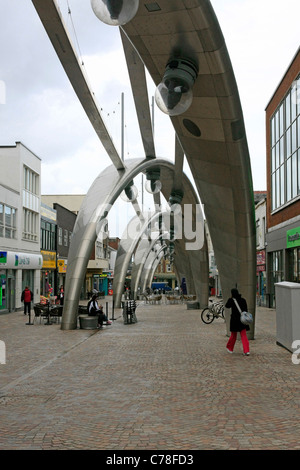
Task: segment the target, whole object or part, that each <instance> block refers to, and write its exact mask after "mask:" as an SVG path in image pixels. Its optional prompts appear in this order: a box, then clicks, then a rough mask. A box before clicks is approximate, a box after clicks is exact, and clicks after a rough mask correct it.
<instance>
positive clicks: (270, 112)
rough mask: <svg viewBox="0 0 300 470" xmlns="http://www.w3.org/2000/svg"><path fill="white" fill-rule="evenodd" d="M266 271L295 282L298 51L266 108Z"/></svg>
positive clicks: (299, 183)
mask: <svg viewBox="0 0 300 470" xmlns="http://www.w3.org/2000/svg"><path fill="white" fill-rule="evenodd" d="M266 149H267V191H268V197H267V236H266V243H267V250H266V251H267V269H268V284H267V290H268V295H269V306H270V307H275V284H276V282H280V281H291V282H300V48H299V49H298V51H297V53H296V54H295V56H294V58H293V60H292V62H291V64H290V65H289V67H288V69H287V71H286V73H285V74H284V76H283V78H282V80H281V81H280V83H279V85H278V87H277V88H276V90H275V92H274V94H273V96H272V98H271V100H270V101H269V103H268V105H267V107H266Z"/></svg>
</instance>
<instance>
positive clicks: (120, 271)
mask: <svg viewBox="0 0 300 470" xmlns="http://www.w3.org/2000/svg"><path fill="white" fill-rule="evenodd" d="M159 214H160V212H155V213H154V214H153V216H152V217H150V218H147V219H145V220H144V223H143V224H142V225H141V222H140V220H138V219H137V218H136V217H134V218H133V219H131V220H130V222H129V223H128V225H127V227H126V229H125V230H124V233H123V235H122V238H121V242H120V245H119V248H118V251H117V257H116V262H115V269H114V293H113V299H114V305H115V307H116V308H119V307H120V305H121V297H122V293H123V287H124V283H125V278H126V272H127V268H128V265H129V263H130V260H131V257H132V255H133V253H134V252H135V251H136V249H137V247H138V244H139V242H140V241H141V237H142V236H143V234H144V233H145V232H146V231H147V229H148V226H149V224H151V223H153V222H154V221H155V220H156V219H157V218H158V217H159ZM139 227H141V228H140V229H139ZM134 234H135V236H131V235H134Z"/></svg>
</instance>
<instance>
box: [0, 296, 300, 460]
mask: <svg viewBox="0 0 300 470" xmlns="http://www.w3.org/2000/svg"><path fill="white" fill-rule="evenodd" d="M105 301H106V302H108V307H109V310H108V311H109V317H111V316H112V312H111V299H110V298H108V297H107V298H106V299H105ZM200 312H201V310H188V309H187V306H186V305H185V304H177V305H170V304H166V303H162V304H160V305H150V304H146V303H144V302H140V303H139V305H138V308H137V311H136V314H137V318H138V322H137V323H135V324H131V325H125V324H124V323H123V318H122V311H121V309H117V310H115V311H114V321H113V324H112V326H107V327H104V328H103V329H102V330H81V329H79V328H78V329H77V330H72V331H63V330H61V329H60V325H59V324H52V325H45V324H44V321H42V323H41V324H40V320H39V319H38V320H37V321H36V322H35V324H34V325H26V322H28V317H26V316H25V315H24V314H23V312H14V313H10V314H6V315H4V314H3V315H0V340H2V341H4V342H5V346H6V363H5V364H0V415H1V426H0V449H1V450H71V449H72V450H116V451H117V450H119V451H121V450H182V451H183V450H192V449H193V450H288V449H289V450H296V449H297V450H298V449H299V448H300V443H299V432H300V420H299V405H300V393H299V392H300V380H299V378H300V364H299V365H297V364H293V362H292V360H291V359H292V354H291V352H289V351H287V350H286V349H284V348H282V347H280V346H278V345H277V344H276V312H275V310H273V309H266V308H262V307H258V308H257V314H256V332H255V339H254V340H252V341H250V351H251V354H250V356H249V357H245V356H244V355H243V354H242V345H241V341H240V340H238V341H237V343H236V346H235V351H234V353H233V354H228V352H227V351H226V342H227V339H228V338H227V335H226V328H225V324H224V321H223V320H222V319H217V320H215V321H214V322H213V323H212V324H210V325H205V324H204V323H203V322H202V321H201V318H200ZM299 339H300V338H299Z"/></svg>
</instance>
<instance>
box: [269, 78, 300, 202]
mask: <svg viewBox="0 0 300 470" xmlns="http://www.w3.org/2000/svg"><path fill="white" fill-rule="evenodd" d="M299 93H300V75H299V76H298V78H297V80H295V81H294V82H293V85H292V87H291V89H290V90H289V92H288V93H287V95H286V96H285V98H284V100H283V101H282V102H281V103H280V105H279V107H278V108H277V110H276V111H275V113H274V114H273V116H272V118H271V122H270V132H271V139H270V141H271V153H270V158H271V168H272V170H271V186H272V188H271V194H272V210H275V209H278V208H279V207H281V206H283V205H284V204H287V203H289V202H290V201H292V200H293V199H295V198H296V197H299V196H300V180H299V178H300V168H299V165H300V156H299V151H300V105H299V104H298V103H297V96H298V95H299Z"/></svg>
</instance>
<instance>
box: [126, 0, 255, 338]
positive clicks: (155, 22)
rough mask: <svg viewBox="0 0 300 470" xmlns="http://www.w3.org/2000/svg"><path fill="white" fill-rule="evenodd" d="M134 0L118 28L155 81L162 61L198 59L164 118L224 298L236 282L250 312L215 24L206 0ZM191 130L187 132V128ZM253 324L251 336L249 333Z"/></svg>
mask: <svg viewBox="0 0 300 470" xmlns="http://www.w3.org/2000/svg"><path fill="white" fill-rule="evenodd" d="M147 3H148V2H146V1H143V0H141V1H140V7H139V10H138V12H137V14H136V16H135V17H134V18H133V19H132V20H131V21H130V22H129V23H128V24H126V25H124V26H122V30H123V31H124V33H125V34H126V35H127V37H128V39H129V40H130V41H131V43H132V44H133V46H134V47H135V48H136V50H137V52H138V53H139V54H140V57H141V59H142V60H143V62H144V64H145V66H146V68H147V69H148V72H149V73H150V75H151V77H152V79H153V81H154V83H155V84H156V85H158V84H159V83H160V82H161V80H162V77H163V75H164V72H165V66H166V64H167V61H168V60H169V59H170V58H173V57H187V58H189V59H192V60H194V61H195V62H196V63H197V64H198V68H199V73H198V76H197V78H196V82H195V84H194V87H193V102H192V104H191V106H190V108H189V109H188V110H187V111H186V112H185V113H183V114H182V115H180V116H176V117H171V121H172V124H173V126H174V129H175V131H176V134H177V137H178V139H179V141H180V143H181V146H182V148H183V150H184V153H185V155H186V157H187V160H188V162H189V165H190V168H191V171H192V174H193V177H194V181H195V184H196V186H197V190H198V192H199V195H200V199H201V202H202V203H203V205H204V210H205V215H206V219H207V223H208V226H209V231H210V235H211V239H212V243H213V247H214V253H215V257H216V262H217V265H218V269H219V274H220V279H221V285H222V293H223V297H224V299H226V298H227V297H229V296H230V289H231V288H232V287H235V286H237V287H238V288H239V290H240V291H241V292H242V294H243V296H244V297H246V299H247V301H248V308H249V311H251V312H252V313H253V314H254V313H255V281H256V278H255V276H256V261H255V248H256V242H255V220H254V219H255V217H254V203H253V189H252V176H251V166H250V158H249V151H248V145H247V138H246V132H245V128H244V120H243V113H242V107H241V103H240V99H239V93H238V88H237V85H236V81H235V77H234V72H233V69H232V65H231V61H230V58H229V55H228V51H227V48H226V44H225V41H224V38H223V34H222V31H221V28H220V26H219V23H218V20H217V18H216V15H215V13H214V10H213V7H212V5H211V3H210V1H209V0H193V1H191V2H190V1H188V2H187V1H185V0H182V1H174V2H163V3H161V5H160V2H159V1H158V2H157V5H158V7H157V8H156V9H155V11H153V10H152V11H149V10H150V9H147ZM195 129H196V130H197V132H194V130H195ZM253 332H254V324H253V326H252V328H251V334H250V336H252V337H253Z"/></svg>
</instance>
